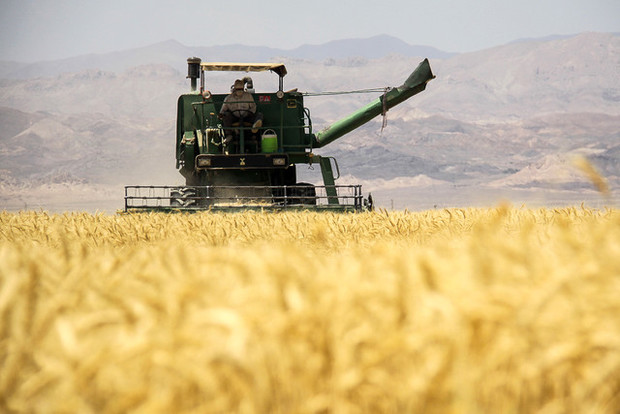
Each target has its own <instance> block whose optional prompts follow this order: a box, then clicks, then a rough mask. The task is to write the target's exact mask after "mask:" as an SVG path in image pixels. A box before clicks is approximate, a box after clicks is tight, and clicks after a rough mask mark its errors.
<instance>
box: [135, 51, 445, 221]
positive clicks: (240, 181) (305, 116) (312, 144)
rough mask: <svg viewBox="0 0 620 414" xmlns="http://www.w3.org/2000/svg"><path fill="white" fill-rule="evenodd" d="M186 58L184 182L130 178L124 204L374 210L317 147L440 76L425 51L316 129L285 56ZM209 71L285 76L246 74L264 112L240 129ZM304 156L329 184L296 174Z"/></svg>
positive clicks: (181, 127)
mask: <svg viewBox="0 0 620 414" xmlns="http://www.w3.org/2000/svg"><path fill="white" fill-rule="evenodd" d="M187 64H188V76H187V77H188V78H189V79H190V82H191V91H190V93H188V94H184V95H181V96H180V97H179V100H178V106H177V127H176V160H177V162H176V164H177V168H178V169H179V172H180V173H181V174H182V175H183V177H185V181H186V185H185V186H182V187H179V186H127V187H125V211H145V210H146V211H191V210H206V209H211V210H247V209H257V210H284V209H310V210H330V211H364V210H372V208H373V205H372V196H370V195H369V197H368V198H364V197H363V196H362V188H361V185H336V184H335V180H336V179H338V178H339V176H340V172H339V169H338V163H337V162H336V159H335V158H333V157H327V156H323V155H318V154H314V153H313V150H314V149H315V148H321V147H323V146H325V145H327V144H329V143H330V142H333V141H335V140H336V139H338V138H340V137H342V136H343V135H345V134H347V133H349V132H351V131H353V130H354V129H356V128H358V127H360V126H361V125H363V124H365V123H366V122H368V121H370V120H371V119H373V118H375V117H376V116H378V115H380V114H385V113H386V111H387V110H388V109H390V108H391V107H393V106H395V105H398V104H399V103H401V102H403V101H405V100H407V99H409V98H410V97H412V96H413V95H415V94H417V93H419V92H422V91H423V90H424V89H425V88H426V84H427V83H428V82H429V81H430V80H431V79H433V78H434V77H435V76H434V75H433V73H432V71H431V68H430V65H429V63H428V59H424V61H422V62H421V63H420V64H419V65H418V67H417V68H416V69H415V70H414V71H413V73H411V75H410V76H409V77H408V78H407V80H406V81H405V82H404V83H403V84H402V85H401V86H399V87H395V88H387V89H386V90H385V92H384V93H383V94H382V95H381V96H380V97H379V98H377V99H376V100H374V101H373V102H371V103H369V104H368V105H366V106H365V107H363V108H361V109H359V110H357V111H355V112H354V113H352V114H350V115H348V116H347V117H345V118H342V119H341V120H339V121H337V122H335V123H334V124H332V125H331V126H329V127H327V128H325V129H323V130H322V131H320V132H318V133H316V134H314V133H313V132H312V121H311V119H310V111H309V110H308V109H307V108H306V107H304V94H303V93H300V92H298V91H297V89H293V90H290V91H286V92H285V91H284V76H285V75H286V73H287V72H286V68H285V67H284V65H283V64H278V63H275V64H274V63H206V62H201V59H199V58H189V59H187ZM211 71H233V72H262V71H271V72H274V73H276V74H277V75H278V76H279V87H278V90H277V91H276V92H255V91H254V89H253V82H252V79H251V78H250V77H247V76H246V77H244V78H243V79H242V82H243V84H244V87H245V91H247V92H249V93H250V94H251V96H252V98H253V101H254V102H255V104H256V107H257V110H256V112H260V113H262V115H263V120H262V125H260V126H258V124H254V123H251V122H244V121H245V119H244V118H241V120H240V121H239V122H236V123H234V124H232V128H234V129H230V128H225V127H224V125H223V121H222V119H221V118H222V117H221V116H220V115H219V114H220V109H221V107H222V105H223V103H224V99H225V98H226V97H227V96H228V94H227V93H226V94H212V93H211V92H209V91H208V90H207V89H206V88H205V72H211ZM198 81H200V89H198ZM231 89H232V88H231ZM246 96H248V95H246ZM259 124H260V123H259ZM231 134H232V135H233V139H232V140H231V141H229V139H227V135H228V136H230V135H231ZM298 164H309V165H319V166H320V168H321V174H322V176H323V185H322V186H315V185H312V184H309V183H302V182H298V181H297V174H296V167H297V165H298ZM334 170H335V172H336V176H334Z"/></svg>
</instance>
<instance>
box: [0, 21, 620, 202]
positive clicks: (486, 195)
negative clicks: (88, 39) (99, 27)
mask: <svg viewBox="0 0 620 414" xmlns="http://www.w3.org/2000/svg"><path fill="white" fill-rule="evenodd" d="M189 56H200V57H203V60H213V61H220V60H221V61H224V60H231V61H281V62H283V63H285V64H286V66H287V68H288V74H287V76H286V77H285V89H287V88H291V87H297V88H299V90H301V91H304V92H313V93H317V92H326V91H329V92H333V91H336V92H341V93H342V94H341V95H329V96H312V97H307V98H306V102H305V104H306V106H307V107H308V108H309V109H310V113H311V115H312V121H313V126H314V129H315V130H317V131H318V130H319V129H320V128H322V127H325V126H327V125H329V124H330V123H331V122H334V121H335V120H337V119H339V118H341V117H343V116H345V115H347V114H348V113H350V112H351V111H353V110H355V109H357V108H359V107H361V106H362V105H364V104H366V103H367V102H369V101H371V100H373V99H375V98H376V95H372V94H371V95H370V96H369V95H367V94H351V93H347V92H350V91H356V90H361V89H366V88H378V87H381V88H383V87H387V86H397V85H400V84H401V83H402V82H403V81H404V79H405V78H406V77H407V76H408V75H409V73H410V72H411V71H412V70H413V69H414V68H415V67H416V66H417V64H418V63H419V62H420V61H421V60H422V58H423V57H429V58H430V62H431V67H432V68H433V71H434V73H435V74H436V75H437V78H436V79H434V80H433V81H431V82H430V83H429V84H428V87H427V90H426V91H425V92H423V93H421V94H419V95H417V96H415V97H414V98H412V99H410V100H409V101H406V102H405V103H403V104H401V105H399V106H397V107H395V108H393V109H391V110H390V111H388V113H387V119H386V121H387V126H386V127H385V128H383V129H382V119H376V120H373V121H371V122H369V123H368V124H366V125H364V126H363V127H361V128H359V129H358V130H356V131H354V132H352V133H350V134H349V135H347V136H346V137H343V138H342V139H340V140H338V141H336V142H335V143H333V144H331V145H329V146H327V147H325V148H324V149H322V150H321V151H320V152H321V153H323V154H329V155H333V156H335V157H336V158H337V159H338V162H339V166H340V170H341V172H342V173H343V176H342V177H341V179H340V180H339V183H342V184H344V183H353V182H361V183H362V184H363V185H364V189H365V190H366V191H372V192H373V196H374V197H375V199H376V200H377V202H378V204H379V205H380V206H384V207H395V208H412V209H419V208H433V207H436V206H453V205H463V206H464V205H478V204H488V203H491V202H496V201H497V200H498V199H499V198H500V197H501V198H508V199H509V200H512V201H513V202H527V203H529V204H542V205H547V204H567V203H575V202H581V201H585V202H588V203H591V204H595V205H603V204H605V205H608V204H613V203H615V198H614V197H615V194H616V193H617V191H618V189H619V188H620V166H619V161H618V160H619V159H620V158H619V157H618V155H620V154H619V153H620V146H619V145H620V144H619V138H620V36H618V35H617V34H613V33H582V34H578V35H574V36H561V37H552V38H546V39H526V40H520V41H516V42H513V43H509V44H506V45H502V46H497V47H494V48H490V49H485V50H481V51H477V52H472V53H464V54H452V53H447V52H442V51H439V50H437V49H434V48H431V47H426V46H412V45H408V44H406V43H404V42H402V41H400V40H399V39H395V38H392V37H389V36H377V37H373V38H370V39H350V40H339V41H334V42H330V43H326V44H324V45H314V46H313V45H306V46H302V47H299V48H297V49H294V50H289V51H285V50H279V49H270V48H262V47H250V46H243V45H228V46H210V47H188V46H184V45H182V44H180V43H178V42H176V41H168V42H163V43H159V44H155V45H152V46H149V47H146V48H140V49H133V50H127V51H121V52H115V53H110V54H104V55H88V56H78V57H75V58H71V59H64V60H59V61H54V62H39V63H30V64H26V63H17V62H0V126H1V128H0V192H1V193H2V196H0V208H2V207H4V208H10V209H17V208H24V207H25V206H29V207H37V206H39V207H43V208H52V209H61V210H62V209H72V208H80V207H86V208H89V209H99V210H114V209H116V208H120V207H122V186H123V185H128V184H153V185H157V184H172V185H175V184H181V183H182V180H181V177H180V175H179V174H178V173H177V172H176V170H175V168H174V143H173V142H174V123H175V115H176V112H175V105H176V97H177V96H178V95H179V94H181V93H185V92H186V91H187V90H188V82H187V80H186V79H185V73H186V70H187V69H186V62H185V60H186V59H187V57H189ZM259 75H260V76H259ZM259 75H256V77H255V86H256V88H257V90H259V91H260V90H272V89H273V88H275V87H277V78H276V77H275V76H273V75H266V76H262V74H259ZM229 77H230V76H229V74H224V75H221V74H220V75H215V74H214V75H213V76H212V77H210V78H209V79H208V85H207V87H208V88H209V89H211V90H213V91H225V90H228V87H229V85H230V84H231V82H232V79H229ZM583 158H585V159H586V160H587V161H588V162H589V163H590V164H591V165H592V166H593V167H594V168H595V170H596V171H598V173H599V174H600V175H601V176H602V177H604V179H605V180H606V182H607V183H608V186H609V188H610V191H609V192H607V193H605V194H601V193H600V192H598V191H597V189H596V188H595V186H594V185H593V183H592V182H591V181H590V179H589V178H588V175H587V174H585V173H584V172H583V171H581V170H580V169H579V168H577V167H576V165H579V164H578V163H575V162H574V160H576V159H583ZM317 174H318V173H317V172H316V171H311V170H308V171H300V175H301V176H302V178H304V179H307V180H311V181H318V177H317Z"/></svg>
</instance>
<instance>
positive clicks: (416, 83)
mask: <svg viewBox="0 0 620 414" xmlns="http://www.w3.org/2000/svg"><path fill="white" fill-rule="evenodd" d="M434 78H435V75H433V72H432V71H431V66H430V64H429V63H428V59H424V60H423V61H422V62H421V63H420V64H419V65H418V67H417V68H416V69H415V70H414V71H413V72H412V73H411V75H409V77H408V78H407V80H406V81H405V83H403V84H402V85H401V86H399V87H396V88H392V89H391V90H389V91H388V92H387V93H386V94H384V95H381V96H380V97H379V98H377V99H376V100H374V101H373V102H371V103H369V104H368V105H366V106H365V107H363V108H361V109H358V110H357V111H355V112H353V113H351V114H349V115H348V116H346V117H344V118H342V119H340V120H338V121H336V122H334V123H333V124H332V125H330V126H328V127H327V128H325V129H323V130H322V131H320V132H318V133H317V134H316V135H315V136H314V139H313V147H315V148H320V147H322V146H324V145H327V144H329V143H330V142H333V141H335V140H337V139H338V138H340V137H342V136H343V135H345V134H347V133H349V132H351V131H353V130H354V129H356V128H359V127H360V126H362V125H364V124H365V123H366V122H368V121H370V120H371V119H373V118H374V117H376V116H377V115H380V114H381V113H383V112H384V111H387V110H388V109H390V108H392V107H393V106H396V105H398V104H399V103H401V102H404V101H406V100H407V99H409V98H411V97H412V96H413V95H416V94H418V93H420V92H422V91H423V90H424V89H426V84H427V83H428V82H429V81H431V80H432V79H434Z"/></svg>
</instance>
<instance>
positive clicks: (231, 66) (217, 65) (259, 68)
mask: <svg viewBox="0 0 620 414" xmlns="http://www.w3.org/2000/svg"><path fill="white" fill-rule="evenodd" d="M200 68H201V69H202V70H204V71H221V72H264V71H266V70H270V71H272V72H275V73H277V74H278V75H280V77H284V75H286V67H284V63H232V62H203V63H201V64H200Z"/></svg>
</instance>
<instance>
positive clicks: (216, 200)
mask: <svg viewBox="0 0 620 414" xmlns="http://www.w3.org/2000/svg"><path fill="white" fill-rule="evenodd" d="M328 187H329V188H330V189H331V188H332V187H333V188H334V190H335V191H336V194H337V199H338V203H337V204H333V203H329V202H328V199H329V198H331V197H332V196H328V195H327V188H328ZM361 187H362V186H361V185H337V186H312V185H309V186H303V185H289V186H126V187H125V211H129V210H144V209H147V210H192V211H194V210H208V209H225V208H227V207H230V208H240V209H244V208H253V209H256V208H259V209H288V208H299V207H304V208H308V209H317V210H325V209H329V210H354V211H361V210H362V209H363V207H364V199H363V196H362V189H361ZM300 188H312V189H314V195H311V194H310V195H309V194H303V193H301V194H300V193H296V191H297V190H299V189H300ZM228 191H230V192H231V193H232V194H226V193H227V192H228Z"/></svg>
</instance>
